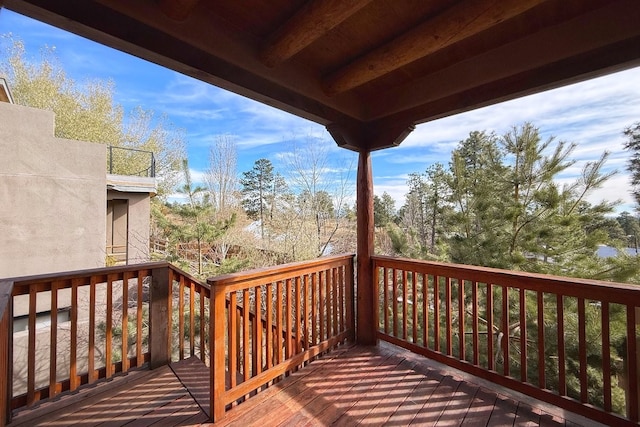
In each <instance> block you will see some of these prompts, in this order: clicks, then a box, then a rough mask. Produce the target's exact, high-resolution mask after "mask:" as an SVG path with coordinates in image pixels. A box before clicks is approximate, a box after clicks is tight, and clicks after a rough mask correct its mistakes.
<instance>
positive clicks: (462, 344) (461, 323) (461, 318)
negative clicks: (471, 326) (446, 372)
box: [458, 279, 466, 360]
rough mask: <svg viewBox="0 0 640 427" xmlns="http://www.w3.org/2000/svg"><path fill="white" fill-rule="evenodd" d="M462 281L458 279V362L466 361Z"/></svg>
mask: <svg viewBox="0 0 640 427" xmlns="http://www.w3.org/2000/svg"><path fill="white" fill-rule="evenodd" d="M464 317H465V301H464V280H462V279H458V329H459V330H458V335H459V336H460V338H459V339H458V354H459V358H460V360H466V348H465V345H466V337H465V330H464V323H465V319H464Z"/></svg>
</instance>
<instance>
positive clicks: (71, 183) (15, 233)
mask: <svg viewBox="0 0 640 427" xmlns="http://www.w3.org/2000/svg"><path fill="white" fill-rule="evenodd" d="M53 130H54V115H53V113H51V112H49V111H42V110H37V109H34V108H28V107H23V106H19V105H11V104H6V103H0V204H1V205H2V207H1V208H0V278H7V277H16V276H25V275H34V274H41V273H53V272H59V271H69V270H79V269H86V268H96V267H103V266H104V263H105V240H106V230H105V215H106V198H105V192H106V176H105V164H106V147H105V146H104V145H101V144H93V143H88V142H80V141H72V140H66V139H60V138H55V137H54V136H53Z"/></svg>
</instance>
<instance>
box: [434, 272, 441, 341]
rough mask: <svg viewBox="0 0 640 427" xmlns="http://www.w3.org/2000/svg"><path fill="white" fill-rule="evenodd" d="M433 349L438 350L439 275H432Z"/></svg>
mask: <svg viewBox="0 0 640 427" xmlns="http://www.w3.org/2000/svg"><path fill="white" fill-rule="evenodd" d="M433 349H434V350H435V351H440V277H439V276H433Z"/></svg>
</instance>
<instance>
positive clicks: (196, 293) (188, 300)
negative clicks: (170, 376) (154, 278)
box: [168, 265, 211, 363]
mask: <svg viewBox="0 0 640 427" xmlns="http://www.w3.org/2000/svg"><path fill="white" fill-rule="evenodd" d="M169 280H170V281H171V283H172V295H173V297H172V298H170V299H169V300H168V302H169V304H170V306H169V309H168V311H169V312H170V313H175V319H173V321H172V323H173V325H174V326H173V328H172V330H173V333H174V334H176V333H177V335H176V336H174V337H173V338H172V339H171V341H172V343H173V347H174V351H173V353H174V354H172V360H175V359H178V360H182V359H184V358H185V357H191V356H196V357H198V358H199V359H200V360H202V361H203V362H205V363H208V362H209V358H208V355H209V339H208V338H209V308H210V306H211V303H210V301H209V299H210V297H211V292H210V290H209V285H207V284H205V283H203V282H200V281H199V280H198V279H196V278H195V277H193V276H191V275H189V274H187V273H185V272H183V271H182V270H180V269H178V268H177V267H175V266H173V265H169ZM172 304H176V305H177V307H176V310H173V309H172V308H171V305H172Z"/></svg>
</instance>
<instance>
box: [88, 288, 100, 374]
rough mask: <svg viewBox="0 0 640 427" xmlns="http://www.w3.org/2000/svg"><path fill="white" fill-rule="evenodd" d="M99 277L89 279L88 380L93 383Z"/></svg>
mask: <svg viewBox="0 0 640 427" xmlns="http://www.w3.org/2000/svg"><path fill="white" fill-rule="evenodd" d="M97 280H98V279H97V277H96V276H91V278H90V279H89V351H88V358H89V360H88V363H87V365H88V371H89V372H88V375H89V378H88V382H89V384H91V383H93V382H94V381H95V380H96V377H95V363H96V284H97Z"/></svg>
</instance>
